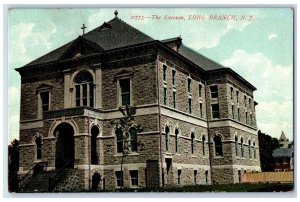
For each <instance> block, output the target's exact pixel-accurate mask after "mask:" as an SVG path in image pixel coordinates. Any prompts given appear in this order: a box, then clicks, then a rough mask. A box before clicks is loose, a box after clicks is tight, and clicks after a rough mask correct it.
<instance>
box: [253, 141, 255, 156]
mask: <svg viewBox="0 0 300 202" xmlns="http://www.w3.org/2000/svg"><path fill="white" fill-rule="evenodd" d="M253 158H254V159H256V147H255V142H253Z"/></svg>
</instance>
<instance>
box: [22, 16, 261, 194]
mask: <svg viewBox="0 0 300 202" xmlns="http://www.w3.org/2000/svg"><path fill="white" fill-rule="evenodd" d="M17 71H18V72H19V73H20V75H21V112H20V171H19V174H20V177H22V176H25V177H27V178H28V179H27V180H26V183H23V186H24V187H26V186H27V187H30V188H31V189H34V190H36V191H42V186H41V185H38V186H37V184H38V183H37V181H38V180H37V179H35V178H38V177H34V176H39V175H43V177H40V178H38V179H43V180H41V181H43V182H47V183H48V181H49V180H48V179H51V180H52V184H51V186H50V184H49V185H45V184H47V183H44V186H48V187H50V188H48V191H52V190H58V191H67V190H71V189H72V190H76V189H77V190H79V189H91V188H93V189H98V190H101V189H104V188H105V189H116V188H119V187H121V186H122V173H123V176H124V181H123V186H124V187H133V188H140V187H148V188H151V187H164V186H181V185H192V184H212V183H214V184H217V183H222V184H227V183H238V182H239V181H240V179H241V175H242V174H243V173H244V172H253V171H260V161H259V145H258V139H257V138H258V136H257V126H256V117H255V105H256V102H255V101H254V97H253V91H254V90H256V88H255V87H254V86H253V85H252V84H250V83H249V82H248V81H247V80H245V79H244V78H243V77H241V76H240V75H239V74H237V73H236V72H234V71H233V70H232V69H230V68H228V67H224V66H222V65H220V64H218V63H216V62H214V61H212V60H210V59H208V58H206V57H204V56H203V55H201V54H199V53H197V52H195V51H193V50H192V49H190V48H188V47H187V46H185V45H184V44H183V43H182V39H181V38H180V37H176V38H171V39H167V40H162V41H159V40H155V39H153V38H151V37H149V36H147V35H146V34H144V33H142V32H141V31H139V30H137V29H135V28H133V27H132V26H130V25H129V24H127V23H126V22H124V21H122V20H121V19H119V18H118V16H117V12H116V13H115V18H113V19H112V20H110V21H109V22H104V23H103V24H102V25H101V26H99V27H97V28H95V29H94V30H92V31H90V32H88V33H86V34H83V35H82V36H79V37H78V38H76V39H74V40H73V41H71V42H69V43H67V44H65V45H63V46H61V47H59V48H58V49H56V50H54V51H52V52H50V53H48V54H46V55H44V56H42V57H40V58H38V59H36V60H34V61H33V62H31V63H29V64H27V65H25V66H23V67H21V68H18V69H17ZM126 104H128V105H136V108H137V111H136V115H135V122H136V124H139V125H141V126H142V127H143V131H142V132H138V133H137V134H136V133H135V132H132V133H131V135H130V140H129V142H130V152H129V154H127V155H123V152H122V150H123V146H122V145H123V144H122V139H121V138H120V137H119V136H118V135H116V130H115V128H114V126H113V125H112V124H111V121H112V120H118V119H119V118H121V117H122V116H123V115H122V114H121V112H120V111H119V110H118V108H119V107H120V106H123V107H124V106H125V105H126ZM121 164H122V168H121ZM37 168H38V169H37ZM121 170H122V172H121ZM32 171H33V172H35V173H36V174H34V175H25V174H26V173H32ZM62 171H63V172H62ZM61 173H62V174H61ZM28 176H30V177H28ZM56 176H63V177H60V178H57V179H59V180H56V181H55V177H56ZM25 177H23V178H25ZM53 179H54V181H55V183H53ZM22 180H23V181H24V179H22ZM33 181H35V182H34V183H31V182H33ZM42 184H43V183H42ZM29 185H30V186H29ZM52 185H53V186H52ZM30 188H28V189H27V190H30ZM45 189H46V188H45Z"/></svg>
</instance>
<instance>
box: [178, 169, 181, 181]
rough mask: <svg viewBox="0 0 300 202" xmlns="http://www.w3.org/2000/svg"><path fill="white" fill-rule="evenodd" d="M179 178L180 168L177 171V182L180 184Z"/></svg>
mask: <svg viewBox="0 0 300 202" xmlns="http://www.w3.org/2000/svg"><path fill="white" fill-rule="evenodd" d="M180 178H181V170H178V171H177V184H180V183H181V182H180Z"/></svg>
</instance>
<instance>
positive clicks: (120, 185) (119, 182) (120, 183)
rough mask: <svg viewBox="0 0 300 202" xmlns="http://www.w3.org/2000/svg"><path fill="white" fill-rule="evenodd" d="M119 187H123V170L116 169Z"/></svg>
mask: <svg viewBox="0 0 300 202" xmlns="http://www.w3.org/2000/svg"><path fill="white" fill-rule="evenodd" d="M116 179H117V187H123V171H116Z"/></svg>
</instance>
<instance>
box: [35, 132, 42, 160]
mask: <svg viewBox="0 0 300 202" xmlns="http://www.w3.org/2000/svg"><path fill="white" fill-rule="evenodd" d="M35 149H36V160H41V159H42V138H41V137H37V138H35Z"/></svg>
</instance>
